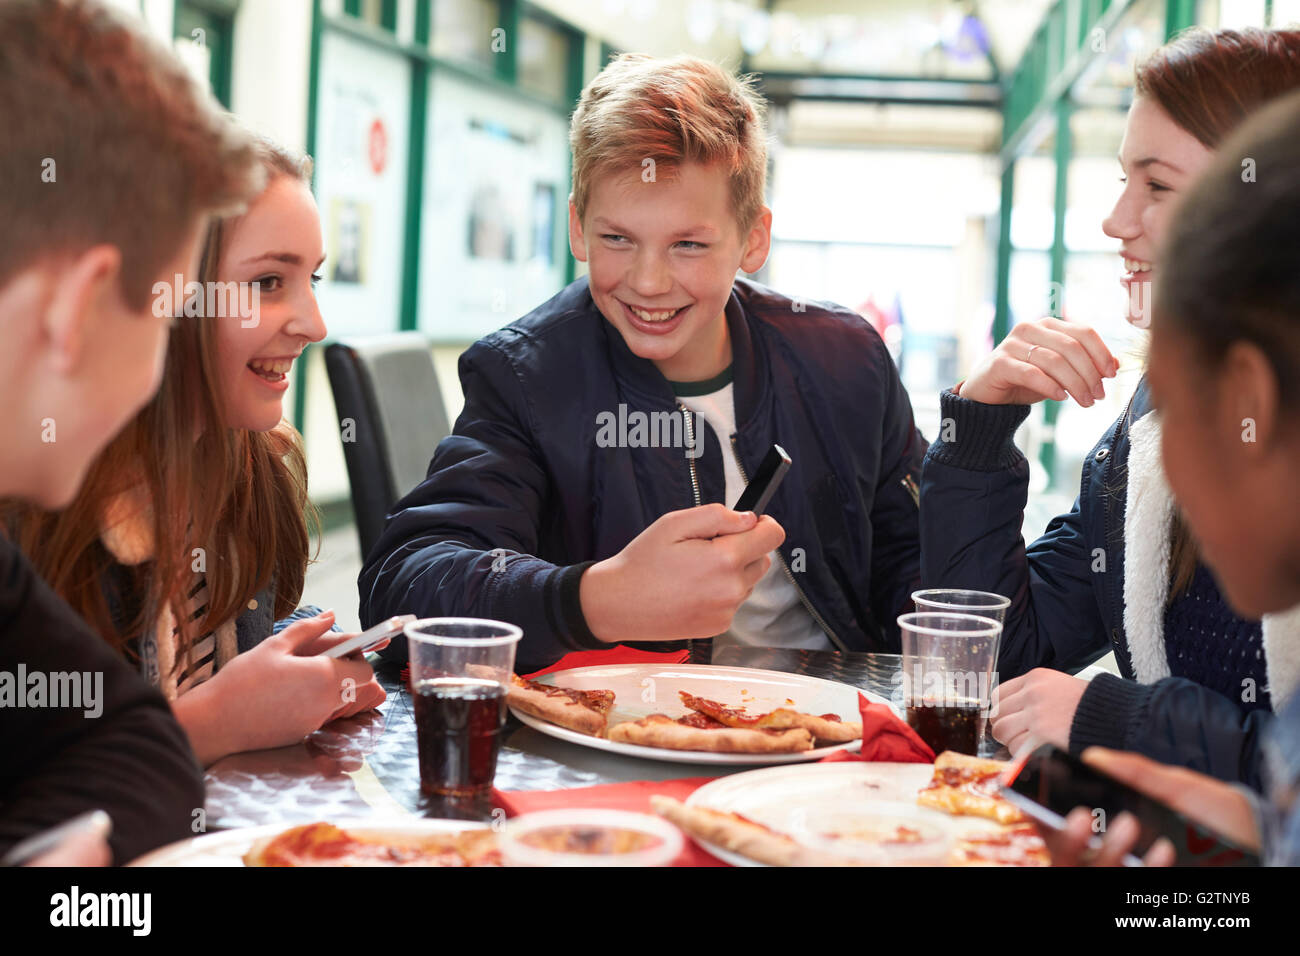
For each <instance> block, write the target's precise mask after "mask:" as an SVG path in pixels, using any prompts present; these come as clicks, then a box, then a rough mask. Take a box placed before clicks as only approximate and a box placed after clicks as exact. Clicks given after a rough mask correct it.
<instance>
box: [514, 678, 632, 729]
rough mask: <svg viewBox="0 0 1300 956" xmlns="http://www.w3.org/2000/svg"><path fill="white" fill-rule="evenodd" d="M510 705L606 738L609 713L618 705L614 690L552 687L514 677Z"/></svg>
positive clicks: (563, 725) (550, 720)
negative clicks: (615, 702) (615, 703)
mask: <svg viewBox="0 0 1300 956" xmlns="http://www.w3.org/2000/svg"><path fill="white" fill-rule="evenodd" d="M506 703H508V704H509V705H510V706H511V707H514V708H515V709H516V710H521V711H523V712H524V713H525V714H531V715H532V716H534V717H539V718H541V719H542V720H546V721H549V722H551V723H553V724H557V725H559V726H560V727H567V728H569V729H570V730H576V731H578V732H579V733H583V734H590V735H591V736H593V737H603V736H605V729H606V725H607V723H608V721H609V712H610V710H611V709H612V708H613V706H614V692H613V691H612V690H574V689H572V688H568V687H552V686H551V685H550V684H541V683H538V682H537V681H535V680H525V679H524V678H522V677H520V676H519V675H518V674H512V675H510V687H509V689H508V690H507V691H506Z"/></svg>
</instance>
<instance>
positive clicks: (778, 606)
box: [677, 381, 834, 651]
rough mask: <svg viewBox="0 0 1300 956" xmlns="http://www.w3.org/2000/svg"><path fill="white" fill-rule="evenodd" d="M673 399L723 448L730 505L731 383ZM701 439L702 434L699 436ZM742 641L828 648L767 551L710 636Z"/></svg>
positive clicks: (735, 482)
mask: <svg viewBox="0 0 1300 956" xmlns="http://www.w3.org/2000/svg"><path fill="white" fill-rule="evenodd" d="M677 400H678V401H679V402H681V403H682V404H683V405H685V406H686V407H687V408H688V409H690V410H691V411H692V412H695V413H697V414H698V415H699V416H700V417H702V418H703V419H704V420H705V421H706V422H708V423H709V427H710V428H712V429H713V431H714V434H716V435H717V436H718V443H719V444H720V445H721V446H722V473H723V477H724V478H725V480H726V498H725V501H726V505H727V507H728V508H731V507H734V506H735V504H736V502H737V501H739V500H740V495H741V492H743V491H744V490H745V479H744V478H742V477H741V474H740V464H739V463H738V462H737V461H736V453H735V450H734V449H733V448H732V445H731V436H732V434H734V433H735V431H736V405H735V401H734V400H733V398H732V390H731V382H730V381H728V382H727V384H726V385H724V386H723V387H722V388H720V389H718V390H717V391H715V392H710V393H708V394H707V395H680V394H679V395H678V396H677ZM699 440H700V441H702V440H703V436H701V437H700V439H699ZM728 644H743V645H746V646H750V647H800V648H809V649H812V650H819V651H823V650H833V649H834V648H833V647H832V646H831V642H830V639H829V638H827V636H826V633H825V632H824V631H823V630H822V629H821V628H820V627H818V625H817V622H816V621H814V620H813V619H812V615H810V614H809V613H808V609H807V608H805V607H804V605H803V601H801V600H800V599H799V592H798V591H796V590H795V587H794V585H793V584H792V583H791V582H790V578H789V576H788V575H787V574H786V571H785V565H784V562H783V560H782V558H781V555H780V554H779V553H778V552H776V551H773V552H772V566H771V567H770V568H768V569H767V573H766V574H764V575H763V576H762V577H761V578H759V581H758V583H757V584H756V585H754V590H753V592H752V593H751V594H750V595H749V597H748V598H746V599H745V603H744V604H742V605H741V606H740V607H739V608H738V609H737V610H736V616H735V617H734V618H732V620H731V628H730V629H729V630H728V631H727V632H726V633H725V634H720V635H718V636H717V637H715V638H714V639H713V646H714V647H723V646H726V645H728Z"/></svg>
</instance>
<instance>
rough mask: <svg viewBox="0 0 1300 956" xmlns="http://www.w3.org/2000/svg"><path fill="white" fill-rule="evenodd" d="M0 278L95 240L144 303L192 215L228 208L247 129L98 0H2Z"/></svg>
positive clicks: (246, 183)
mask: <svg viewBox="0 0 1300 956" xmlns="http://www.w3.org/2000/svg"><path fill="white" fill-rule="evenodd" d="M0 37H4V43H3V46H0V103H3V104H4V111H5V118H4V130H3V147H2V148H0V184H2V187H3V188H0V222H3V223H4V228H3V229H0V288H3V286H4V285H6V284H7V283H8V282H9V281H10V280H11V279H12V278H13V277H14V276H15V275H17V274H18V273H19V272H20V271H22V270H24V269H27V268H30V267H32V266H33V265H36V264H37V263H38V262H40V261H41V260H44V259H47V258H49V257H51V256H58V255H77V254H79V253H81V252H83V251H85V250H86V249H88V248H90V247H91V246H94V245H98V244H100V243H107V244H110V245H114V246H116V247H118V249H120V250H121V255H122V266H121V287H122V288H121V291H122V295H123V298H124V300H125V301H126V303H127V305H128V306H130V307H131V308H132V309H136V310H139V309H143V308H144V307H145V306H146V305H147V304H148V300H149V296H150V294H151V290H152V283H153V282H154V281H155V280H156V279H157V277H158V274H159V273H160V272H161V270H162V269H163V268H164V267H165V265H166V264H167V263H168V262H170V261H172V260H173V259H174V258H175V256H176V253H177V251H178V248H179V246H180V245H181V243H182V242H183V240H184V239H185V238H187V232H188V230H189V229H191V228H192V227H193V225H194V222H195V220H196V219H198V218H199V217H203V216H206V215H209V214H213V213H222V212H230V211H234V210H235V209H237V208H239V207H240V206H241V205H242V204H243V203H245V202H246V201H247V200H248V199H249V198H250V197H251V196H252V195H254V194H255V193H256V190H257V189H258V188H259V186H260V183H261V178H262V172H261V169H260V166H259V164H258V163H257V161H256V159H255V156H254V150H253V144H252V140H251V138H250V137H249V136H248V134H247V133H245V132H243V131H241V130H240V129H239V128H238V126H237V124H235V122H234V121H233V120H232V119H231V118H230V117H229V116H227V115H225V114H223V113H222V112H221V111H220V109H219V108H218V107H217V105H216V104H215V102H214V101H213V100H212V98H211V97H210V96H209V95H208V94H207V93H206V92H205V91H203V90H202V89H200V87H199V86H198V84H197V83H196V82H195V81H194V80H193V79H192V78H191V76H190V75H189V73H188V72H187V70H186V69H185V67H184V66H183V65H182V64H181V62H180V61H179V60H178V59H177V58H176V57H175V55H174V54H173V53H172V52H171V51H170V50H168V49H167V48H166V46H164V45H163V44H162V43H161V42H159V41H157V40H155V39H153V38H152V37H150V36H148V35H147V34H146V33H145V32H144V30H143V28H142V26H140V25H139V24H136V23H134V22H133V21H131V20H130V19H128V17H127V15H125V14H120V13H117V12H115V11H113V10H111V9H109V8H107V7H105V6H104V5H103V4H102V3H99V2H96V0H4V2H3V3H0Z"/></svg>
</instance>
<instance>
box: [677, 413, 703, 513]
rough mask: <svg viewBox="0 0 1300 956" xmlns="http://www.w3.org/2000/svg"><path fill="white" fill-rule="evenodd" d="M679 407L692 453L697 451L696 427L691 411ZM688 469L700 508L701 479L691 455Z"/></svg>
mask: <svg viewBox="0 0 1300 956" xmlns="http://www.w3.org/2000/svg"><path fill="white" fill-rule="evenodd" d="M677 407H678V408H680V409H681V410H682V422H683V423H684V424H685V426H686V441H687V443H688V444H689V445H690V446H691V451H695V425H694V424H692V423H691V410H690V409H689V408H687V407H686V406H685V405H684V404H682V403H681V402H678V403H677ZM686 467H687V468H688V469H689V470H690V472H691V492H692V494H694V495H695V507H697V508H698V507H699V506H700V479H699V476H698V475H696V474H695V459H694V458H692V457H691V456H690V455H687V456H686Z"/></svg>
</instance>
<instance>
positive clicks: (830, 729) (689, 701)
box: [678, 690, 862, 744]
mask: <svg viewBox="0 0 1300 956" xmlns="http://www.w3.org/2000/svg"><path fill="white" fill-rule="evenodd" d="M678 693H679V694H680V695H681V698H682V703H683V704H685V705H686V706H687V707H689V708H690V709H691V710H694V711H697V712H699V713H701V714H707V715H708V716H709V717H712V718H713V719H714V720H716V721H718V722H719V723H722V724H726V725H727V726H728V727H735V728H738V729H745V730H768V729H787V728H790V727H802V728H803V729H804V730H806V731H808V733H810V734H812V736H813V739H815V740H821V741H826V742H828V743H837V744H842V743H848V742H849V741H850V740H859V739H861V737H862V724H861V723H859V722H857V721H848V720H840V718H839V715H838V714H822V715H821V716H816V715H814V714H804V713H800V712H799V711H797V710H791V709H789V708H787V707H779V708H777V709H776V710H773V711H769V712H768V713H766V714H757V715H750V714H747V713H746V712H745V711H744V709H743V708H740V707H728V706H726V705H725V704H720V703H718V702H717V701H716V700H709V699H708V698H705V697H696V696H695V695H694V694H688V693H687V692H686V691H684V690H683V691H678Z"/></svg>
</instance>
